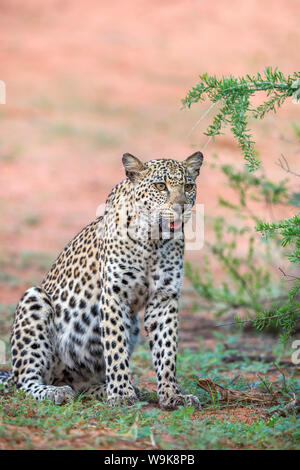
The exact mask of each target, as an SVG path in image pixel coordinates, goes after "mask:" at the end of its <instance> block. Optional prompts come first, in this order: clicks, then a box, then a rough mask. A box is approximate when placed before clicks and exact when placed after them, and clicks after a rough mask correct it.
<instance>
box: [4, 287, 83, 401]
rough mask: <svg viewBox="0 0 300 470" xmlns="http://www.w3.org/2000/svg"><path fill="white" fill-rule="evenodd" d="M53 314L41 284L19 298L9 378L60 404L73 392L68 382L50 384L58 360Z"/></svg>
mask: <svg viewBox="0 0 300 470" xmlns="http://www.w3.org/2000/svg"><path fill="white" fill-rule="evenodd" d="M53 315H54V310H53V306H52V303H51V298H50V297H49V296H48V294H47V293H46V292H45V291H44V290H43V289H42V288H41V287H32V288H30V289H29V290H28V291H27V292H26V293H25V294H24V296H23V298H22V299H21V300H20V302H19V304H18V306H17V310H16V315H15V320H14V325H13V333H12V337H11V354H12V378H13V382H14V384H15V385H16V386H17V388H19V389H21V390H24V391H25V392H26V393H27V394H31V395H33V396H34V398H36V399H37V400H44V399H50V400H52V401H53V402H54V403H56V404H62V403H65V402H66V401H67V400H69V399H72V398H74V395H75V392H74V391H73V389H72V388H71V387H70V386H68V385H65V386H61V387H57V386H54V385H52V383H53V379H54V377H53V370H54V366H55V365H56V364H55V361H57V358H56V354H55V332H54V327H53Z"/></svg>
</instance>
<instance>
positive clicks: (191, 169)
mask: <svg viewBox="0 0 300 470" xmlns="http://www.w3.org/2000/svg"><path fill="white" fill-rule="evenodd" d="M202 162H203V154H202V153H201V152H195V153H193V155H190V156H189V157H188V158H187V159H186V160H184V163H185V166H186V169H187V172H188V173H189V175H190V176H191V177H192V178H193V179H194V180H195V179H196V178H197V176H198V175H199V172H200V167H201V165H202Z"/></svg>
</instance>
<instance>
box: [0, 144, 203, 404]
mask: <svg viewBox="0 0 300 470" xmlns="http://www.w3.org/2000/svg"><path fill="white" fill-rule="evenodd" d="M202 160H203V156H202V154H201V153H200V152H196V153H195V154H193V155H192V156H191V157H189V158H188V159H186V160H185V161H184V162H178V161H175V160H170V159H158V160H152V161H150V162H147V163H145V164H143V163H142V162H140V160H138V159H137V158H136V157H133V156H132V155H130V154H125V155H124V156H123V164H124V167H125V170H126V175H127V178H126V179H125V180H124V181H122V182H121V183H120V184H118V185H117V186H116V187H115V188H114V189H113V190H112V192H111V194H110V195H109V197H108V200H107V203H106V208H105V212H104V215H103V216H102V217H99V218H98V219H96V220H95V221H94V222H92V223H91V224H90V225H88V226H87V227H86V228H84V229H83V230H82V231H81V232H80V233H79V234H78V235H77V236H76V237H75V238H74V239H73V240H72V241H71V242H70V243H69V244H68V245H67V246H66V248H65V249H64V250H63V252H62V253H61V254H60V255H59V257H58V258H57V260H56V262H55V263H54V264H53V266H52V268H51V269H50V271H49V272H48V274H47V275H46V277H45V278H44V280H43V282H42V283H41V285H40V286H39V287H32V288H30V289H29V290H28V291H27V292H26V293H25V294H24V296H23V297H22V299H21V300H20V302H19V304H18V306H17V309H16V313H15V319H14V324H13V332H12V337H11V354H12V372H11V375H10V374H8V373H2V374H1V375H0V381H1V377H2V382H3V383H4V382H7V381H8V380H9V379H11V380H12V382H13V383H14V384H16V386H17V387H18V388H20V389H22V390H25V391H26V392H27V393H30V394H32V395H33V396H34V397H35V398H37V399H39V400H42V399H45V398H50V399H52V400H53V401H54V402H55V403H58V404H60V403H64V402H65V401H66V400H68V399H70V398H73V397H74V395H75V393H77V392H86V393H90V394H94V395H98V396H101V397H102V396H107V399H108V403H109V404H112V405H114V404H120V403H127V404H130V403H134V402H135V401H136V399H137V389H136V388H135V387H134V386H133V385H132V383H131V380H130V373H129V357H130V355H131V353H132V351H133V348H134V345H135V343H136V341H137V338H138V334H139V321H138V312H139V311H140V310H141V309H143V308H145V315H144V325H145V329H146V331H147V333H148V336H149V342H150V348H151V351H152V358H153V364H154V367H155V370H156V377H157V383H158V397H159V401H160V404H161V405H162V406H164V407H175V406H177V405H179V404H192V405H194V406H197V405H198V399H197V398H196V397H194V396H192V395H188V396H183V395H181V394H180V392H179V390H178V387H177V383H176V352H177V326H178V325H177V324H178V297H179V291H180V286H181V281H182V264H183V252H184V237H183V231H182V230H181V229H180V230H177V231H176V230H174V222H175V226H178V224H179V226H180V224H181V222H182V220H183V221H184V220H185V217H186V218H188V217H189V215H190V209H191V207H192V206H193V204H194V202H195V197H196V186H195V179H196V177H197V176H198V174H199V169H200V166H201V164H202ZM183 206H184V207H185V211H184V212H183V211H182V209H183ZM155 222H157V223H155ZM176 224H177V225H176ZM164 227H168V228H169V229H170V228H171V230H170V231H169V232H168V233H167V236H165V235H164ZM175 234H176V236H175Z"/></svg>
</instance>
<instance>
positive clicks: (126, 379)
mask: <svg viewBox="0 0 300 470" xmlns="http://www.w3.org/2000/svg"><path fill="white" fill-rule="evenodd" d="M112 289H113V286H104V287H103V293H102V296H101V302H100V309H101V310H100V311H101V338H102V344H103V348H104V357H105V368H106V391H107V401H108V403H109V404H110V405H112V406H114V405H122V404H127V405H132V404H134V403H135V402H136V401H137V395H136V392H135V389H134V387H133V386H132V384H131V382H130V374H129V353H130V351H129V339H130V338H129V333H130V318H129V312H130V309H129V306H128V305H126V303H125V302H124V301H123V300H121V299H120V298H118V296H117V295H116V294H117V293H116V292H114V295H112V292H113V290H112ZM115 290H117V289H116V287H115Z"/></svg>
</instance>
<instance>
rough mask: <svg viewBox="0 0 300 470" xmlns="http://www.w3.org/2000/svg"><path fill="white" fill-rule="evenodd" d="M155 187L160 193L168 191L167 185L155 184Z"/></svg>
mask: <svg viewBox="0 0 300 470" xmlns="http://www.w3.org/2000/svg"><path fill="white" fill-rule="evenodd" d="M154 186H155V187H156V189H158V191H164V190H165V189H166V185H165V183H154Z"/></svg>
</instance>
